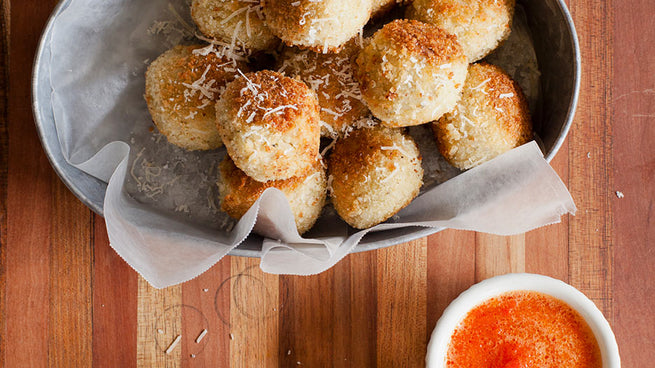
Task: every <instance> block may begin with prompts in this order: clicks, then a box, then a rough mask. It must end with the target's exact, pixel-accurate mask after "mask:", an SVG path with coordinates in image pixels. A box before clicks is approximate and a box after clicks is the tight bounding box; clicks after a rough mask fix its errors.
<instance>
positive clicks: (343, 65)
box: [277, 40, 370, 137]
mask: <svg viewBox="0 0 655 368" xmlns="http://www.w3.org/2000/svg"><path fill="white" fill-rule="evenodd" d="M359 50H360V46H359V45H358V44H357V43H356V42H355V41H354V40H351V41H350V42H348V43H347V44H346V46H345V47H344V48H343V49H342V50H341V51H340V52H339V53H336V54H319V53H316V52H313V51H311V50H301V49H298V48H297V47H288V48H286V49H285V50H284V51H283V52H282V54H281V55H280V58H279V59H278V61H277V71H278V72H281V73H284V74H286V75H288V76H290V77H295V76H298V77H299V78H300V79H301V80H302V81H304V82H305V83H306V84H307V85H308V86H309V87H310V88H311V89H312V90H314V92H316V95H317V96H318V103H319V105H320V106H321V135H322V136H328V137H338V136H343V135H344V134H347V133H348V132H349V131H351V130H352V129H353V128H354V127H356V126H359V125H362V124H364V123H366V122H369V121H370V119H369V116H370V111H369V110H368V107H366V104H364V101H363V100H362V93H361V91H360V89H359V84H358V83H357V81H356V80H355V78H354V76H353V64H354V58H355V57H356V56H357V53H358V52H359Z"/></svg>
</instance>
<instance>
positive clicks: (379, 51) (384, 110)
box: [355, 20, 468, 127]
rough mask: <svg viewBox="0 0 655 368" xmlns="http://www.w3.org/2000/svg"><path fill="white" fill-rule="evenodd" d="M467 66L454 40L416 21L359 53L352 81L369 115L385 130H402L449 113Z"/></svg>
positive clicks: (396, 26)
mask: <svg viewBox="0 0 655 368" xmlns="http://www.w3.org/2000/svg"><path fill="white" fill-rule="evenodd" d="M467 66H468V63H467V60H466V56H464V53H463V52H462V48H461V46H460V45H459V44H458V43H457V38H456V37H455V36H453V35H450V34H448V33H446V32H445V31H443V30H441V29H440V28H438V27H435V26H433V25H429V24H426V23H422V22H419V21H415V20H411V21H410V20H395V21H393V22H391V23H388V24H386V25H385V26H384V27H382V29H380V30H378V31H377V32H376V33H375V34H374V35H373V38H372V39H371V42H370V43H369V45H368V46H366V47H365V48H364V49H363V50H362V51H361V52H360V53H359V56H358V57H357V68H356V69H355V77H356V78H357V79H358V81H359V84H360V87H361V90H362V95H363V96H364V101H366V104H367V105H368V107H369V109H370V110H371V112H372V113H373V115H375V117H377V118H378V119H380V120H381V121H382V123H383V124H384V125H387V126H390V127H401V126H410V125H419V124H424V123H428V122H430V121H433V120H436V119H438V118H439V117H441V115H443V114H444V113H446V112H448V111H450V110H451V109H452V108H453V107H454V106H455V104H456V103H457V101H458V100H459V97H460V92H461V90H462V86H463V84H464V80H465V79H466V68H467Z"/></svg>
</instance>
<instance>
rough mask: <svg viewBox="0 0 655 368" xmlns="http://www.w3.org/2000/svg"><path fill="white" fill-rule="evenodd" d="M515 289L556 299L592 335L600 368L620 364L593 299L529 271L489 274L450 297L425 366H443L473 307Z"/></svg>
mask: <svg viewBox="0 0 655 368" xmlns="http://www.w3.org/2000/svg"><path fill="white" fill-rule="evenodd" d="M515 290H529V291H537V292H540V293H543V294H547V295H550V296H553V297H555V298H557V299H560V300H562V301H564V302H565V303H567V304H568V305H569V306H571V307H572V308H573V309H575V310H576V311H578V313H580V315H581V316H582V317H583V318H584V319H585V321H587V324H589V327H590V328H591V331H592V332H593V333H594V335H595V336H596V340H597V341H598V346H599V347H600V352H601V356H602V360H603V368H619V367H621V359H620V358H619V348H618V346H617V344H616V338H615V337H614V333H613V332H612V329H611V328H610V325H609V323H608V322H607V320H606V319H605V317H604V316H603V314H602V313H601V311H600V310H598V308H597V307H596V305H595V304H594V302H592V301H591V300H590V299H589V298H587V297H586V296H585V295H584V294H583V293H581V292H580V291H579V290H577V289H576V288H574V287H573V286H571V285H569V284H567V283H564V282H562V281H560V280H557V279H554V278H551V277H548V276H543V275H535V274H530V273H511V274H507V275H502V276H496V277H492V278H490V279H487V280H484V281H482V282H479V283H477V284H475V285H473V286H471V287H470V288H469V289H468V290H466V291H464V292H463V293H462V294H460V295H459V296H458V297H457V299H455V300H453V301H452V302H451V303H450V305H449V306H448V308H446V310H445V311H444V312H443V315H442V316H441V318H439V321H438V322H437V325H436V327H435V328H434V331H433V332H432V337H431V338H430V343H429V344H428V353H427V356H426V363H427V367H429V368H436V367H444V366H445V362H446V353H447V351H448V345H449V343H450V337H451V336H452V334H453V331H454V330H455V328H456V327H457V326H458V324H459V323H460V321H461V320H462V319H464V317H465V316H466V314H467V313H468V312H469V311H470V310H471V309H473V307H475V306H477V305H479V304H480V303H482V302H484V301H486V300H488V299H490V298H493V297H495V296H497V295H500V294H503V293H505V292H509V291H515Z"/></svg>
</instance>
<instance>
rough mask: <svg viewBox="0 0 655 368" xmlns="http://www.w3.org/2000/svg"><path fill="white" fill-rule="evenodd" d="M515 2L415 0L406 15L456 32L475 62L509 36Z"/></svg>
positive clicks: (466, 51)
mask: <svg viewBox="0 0 655 368" xmlns="http://www.w3.org/2000/svg"><path fill="white" fill-rule="evenodd" d="M515 4H516V0H467V1H462V0H414V2H413V3H412V4H411V5H410V6H409V7H408V8H407V12H406V15H407V17H408V18H410V19H417V20H420V21H423V22H426V23H430V24H434V25H436V26H437V27H440V28H442V29H444V30H445V31H446V32H449V33H452V34H454V35H456V36H457V40H458V41H459V43H460V44H461V45H462V47H463V48H464V54H466V57H467V58H468V59H469V62H470V63H473V62H475V61H477V60H480V59H482V58H483V57H485V56H487V54H489V53H490V52H491V51H493V50H494V49H495V48H496V47H498V46H499V45H500V43H501V42H502V41H504V40H505V39H506V38H507V36H509V33H510V26H511V23H512V17H513V16H514V5H515Z"/></svg>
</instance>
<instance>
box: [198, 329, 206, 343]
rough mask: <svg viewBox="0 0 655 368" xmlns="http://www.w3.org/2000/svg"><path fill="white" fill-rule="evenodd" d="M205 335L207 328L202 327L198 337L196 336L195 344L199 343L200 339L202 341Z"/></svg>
mask: <svg viewBox="0 0 655 368" xmlns="http://www.w3.org/2000/svg"><path fill="white" fill-rule="evenodd" d="M205 335H207V329H206V328H204V329H203V330H202V331H201V332H200V335H198V337H196V344H200V341H202V339H203V338H204V337H205Z"/></svg>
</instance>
